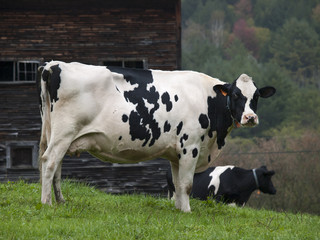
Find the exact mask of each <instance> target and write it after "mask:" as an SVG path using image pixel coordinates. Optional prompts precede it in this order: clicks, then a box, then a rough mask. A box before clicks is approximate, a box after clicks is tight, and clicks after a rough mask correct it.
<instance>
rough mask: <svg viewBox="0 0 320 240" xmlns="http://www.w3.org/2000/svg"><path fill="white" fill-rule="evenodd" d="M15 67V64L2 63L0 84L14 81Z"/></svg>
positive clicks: (0, 65)
mask: <svg viewBox="0 0 320 240" xmlns="http://www.w3.org/2000/svg"><path fill="white" fill-rule="evenodd" d="M14 72H15V67H14V63H13V62H6V61H3V62H1V61H0V82H7V81H13V79H14Z"/></svg>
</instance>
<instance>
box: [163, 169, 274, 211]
mask: <svg viewBox="0 0 320 240" xmlns="http://www.w3.org/2000/svg"><path fill="white" fill-rule="evenodd" d="M274 173H275V172H274V171H268V169H267V168H266V167H265V166H262V167H260V168H255V169H250V170H246V169H243V168H239V167H235V166H222V167H211V168H208V169H207V170H206V171H204V172H202V173H196V174H195V175H194V178H193V187H192V191H191V196H192V197H193V198H197V199H200V200H207V199H208V197H212V198H214V199H215V200H216V201H217V202H224V203H228V204H232V203H235V204H236V205H238V206H244V205H245V204H246V202H247V201H248V200H249V198H250V196H251V194H252V193H253V192H254V191H255V190H260V191H261V192H263V193H269V194H275V193H276V189H275V188H274V186H273V184H272V181H271V177H272V176H273V175H274ZM167 182H168V197H169V198H171V197H172V196H174V192H175V188H174V185H173V182H172V176H171V170H170V169H169V170H168V171H167Z"/></svg>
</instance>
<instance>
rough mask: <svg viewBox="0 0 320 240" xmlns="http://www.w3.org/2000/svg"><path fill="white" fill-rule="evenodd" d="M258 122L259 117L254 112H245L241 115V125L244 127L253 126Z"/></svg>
mask: <svg viewBox="0 0 320 240" xmlns="http://www.w3.org/2000/svg"><path fill="white" fill-rule="evenodd" d="M258 124H259V118H258V116H257V115H256V114H246V115H244V116H243V118H242V121H241V125H242V126H244V127H254V126H256V125H258Z"/></svg>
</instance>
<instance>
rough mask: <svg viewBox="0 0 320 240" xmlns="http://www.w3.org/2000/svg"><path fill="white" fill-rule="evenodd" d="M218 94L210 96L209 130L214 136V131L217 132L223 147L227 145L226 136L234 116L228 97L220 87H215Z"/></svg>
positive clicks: (220, 146) (209, 133) (219, 145)
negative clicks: (231, 113) (231, 112)
mask: <svg viewBox="0 0 320 240" xmlns="http://www.w3.org/2000/svg"><path fill="white" fill-rule="evenodd" d="M214 91H215V92H216V94H217V96H216V97H208V99H207V104H208V118H209V127H210V128H209V132H208V136H209V137H210V138H212V137H213V131H216V132H217V145H218V149H221V148H222V147H223V146H224V145H225V137H226V136H227V134H228V128H229V127H230V126H232V118H231V115H230V112H229V110H228V108H227V107H226V106H227V97H225V96H223V95H222V93H221V92H220V90H219V89H215V88H214Z"/></svg>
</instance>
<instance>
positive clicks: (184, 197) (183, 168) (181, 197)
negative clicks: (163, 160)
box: [175, 158, 196, 212]
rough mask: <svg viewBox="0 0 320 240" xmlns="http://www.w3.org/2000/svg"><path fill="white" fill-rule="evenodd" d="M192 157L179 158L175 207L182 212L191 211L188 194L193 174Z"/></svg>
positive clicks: (193, 162)
mask: <svg viewBox="0 0 320 240" xmlns="http://www.w3.org/2000/svg"><path fill="white" fill-rule="evenodd" d="M193 160H194V159H192V158H181V159H180V161H179V174H178V179H177V183H176V186H175V189H176V208H178V209H181V211H183V212H191V208H190V203H189V195H190V193H191V190H192V183H193V175H194V170H195V166H196V162H195V161H193Z"/></svg>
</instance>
